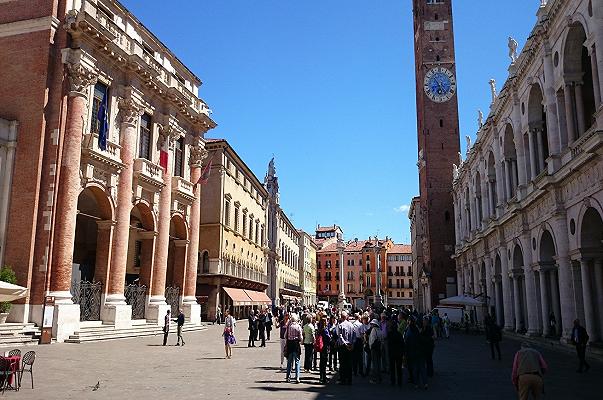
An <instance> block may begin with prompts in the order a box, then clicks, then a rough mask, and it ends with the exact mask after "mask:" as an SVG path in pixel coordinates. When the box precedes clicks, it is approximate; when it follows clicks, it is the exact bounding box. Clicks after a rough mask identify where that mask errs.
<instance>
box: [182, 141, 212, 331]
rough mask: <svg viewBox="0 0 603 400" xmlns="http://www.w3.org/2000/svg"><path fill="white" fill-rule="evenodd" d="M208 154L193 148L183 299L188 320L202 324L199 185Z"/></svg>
mask: <svg viewBox="0 0 603 400" xmlns="http://www.w3.org/2000/svg"><path fill="white" fill-rule="evenodd" d="M206 154H207V152H206V151H205V150H204V149H203V148H201V147H200V146H194V147H191V162H190V166H191V182H192V183H193V185H194V188H195V189H194V190H195V200H193V204H192V205H191V213H190V217H189V231H188V239H189V244H188V254H187V257H186V277H185V279H184V290H183V297H182V308H183V311H184V315H185V316H186V319H187V320H189V321H190V322H193V323H200V322H201V306H200V305H199V304H197V298H196V297H195V294H196V291H197V267H198V265H197V264H198V253H199V223H200V219H201V188H200V187H199V185H197V182H198V181H199V177H200V176H201V163H202V161H203V158H205V156H206Z"/></svg>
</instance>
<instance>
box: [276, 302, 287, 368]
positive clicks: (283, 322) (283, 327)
mask: <svg viewBox="0 0 603 400" xmlns="http://www.w3.org/2000/svg"><path fill="white" fill-rule="evenodd" d="M288 325H289V314H282V317H281V318H279V321H278V328H279V338H280V340H281V371H282V370H283V361H284V360H286V359H287V354H286V352H285V348H286V347H287V336H286V332H287V326H288Z"/></svg>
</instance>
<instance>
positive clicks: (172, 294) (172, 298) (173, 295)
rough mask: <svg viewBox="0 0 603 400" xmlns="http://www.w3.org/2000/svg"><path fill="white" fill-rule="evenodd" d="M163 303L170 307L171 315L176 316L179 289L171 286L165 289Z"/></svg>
mask: <svg viewBox="0 0 603 400" xmlns="http://www.w3.org/2000/svg"><path fill="white" fill-rule="evenodd" d="M165 302H166V303H167V304H168V305H169V306H170V307H172V315H177V314H178V308H179V306H180V288H179V287H171V286H168V287H166V288H165Z"/></svg>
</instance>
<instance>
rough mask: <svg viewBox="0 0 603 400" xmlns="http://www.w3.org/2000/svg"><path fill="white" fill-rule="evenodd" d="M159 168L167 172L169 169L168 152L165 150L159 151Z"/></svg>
mask: <svg viewBox="0 0 603 400" xmlns="http://www.w3.org/2000/svg"><path fill="white" fill-rule="evenodd" d="M159 166H160V167H161V168H163V170H164V171H167V167H168V152H167V151H165V150H159Z"/></svg>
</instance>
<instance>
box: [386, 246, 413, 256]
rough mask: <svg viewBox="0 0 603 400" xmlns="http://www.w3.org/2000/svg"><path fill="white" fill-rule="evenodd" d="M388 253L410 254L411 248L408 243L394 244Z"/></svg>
mask: <svg viewBox="0 0 603 400" xmlns="http://www.w3.org/2000/svg"><path fill="white" fill-rule="evenodd" d="M388 253H395V254H411V253H412V248H411V247H410V245H409V244H394V247H392V248H391V249H389V251H388Z"/></svg>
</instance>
